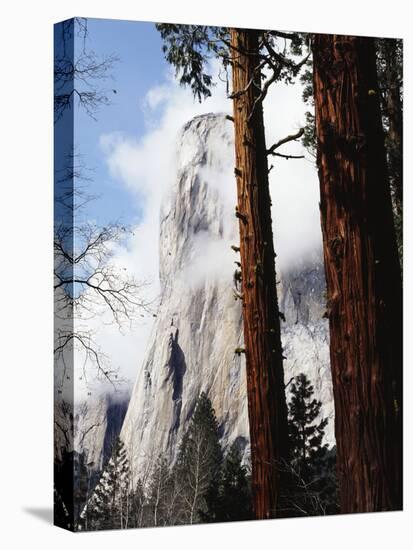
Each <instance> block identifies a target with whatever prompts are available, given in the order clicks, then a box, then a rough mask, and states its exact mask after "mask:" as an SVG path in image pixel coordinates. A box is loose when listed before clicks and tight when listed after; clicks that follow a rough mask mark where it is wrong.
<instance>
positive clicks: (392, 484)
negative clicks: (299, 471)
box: [313, 35, 402, 513]
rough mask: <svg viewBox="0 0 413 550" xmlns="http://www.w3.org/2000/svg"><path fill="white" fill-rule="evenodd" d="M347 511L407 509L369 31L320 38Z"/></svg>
mask: <svg viewBox="0 0 413 550" xmlns="http://www.w3.org/2000/svg"><path fill="white" fill-rule="evenodd" d="M313 54H314V98H315V110H316V132H317V141H318V159H317V160H318V170H319V179H320V200H321V202H320V210H321V221H322V231H323V241H324V261H325V270H326V280H327V289H328V304H327V312H328V317H329V323H330V341H331V343H330V356H331V369H332V376H333V388H334V401H335V410H336V424H335V432H336V440H337V467H338V478H339V490H340V499H341V511H342V512H344V513H346V512H372V511H380V510H398V509H401V507H402V403H401V398H402V391H401V379H402V327H401V323H402V288H401V275H400V266H399V261H398V256H397V248H396V238H395V232H394V225H393V216H392V208H391V198H390V190H389V185H388V178H387V167H386V156H385V149H384V136H383V128H382V124H381V117H380V107H379V90H378V84H377V74H376V65H375V51H374V43H373V40H372V39H369V38H360V37H352V36H335V35H317V36H316V37H315V39H314V44H313Z"/></svg>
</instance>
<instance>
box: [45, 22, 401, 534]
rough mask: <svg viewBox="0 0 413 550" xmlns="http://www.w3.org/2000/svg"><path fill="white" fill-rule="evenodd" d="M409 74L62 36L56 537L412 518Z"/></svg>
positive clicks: (82, 26)
mask: <svg viewBox="0 0 413 550" xmlns="http://www.w3.org/2000/svg"><path fill="white" fill-rule="evenodd" d="M402 67H403V44H402V40H400V39H397V38H373V37H359V36H350V35H348V36H346V35H333V34H308V33H298V32H293V31H285V30H272V29H271V28H270V29H259V30H258V29H243V28H228V27H209V26H203V25H195V24H191V25H189V24H171V23H156V24H155V23H149V22H137V21H116V20H103V19H102V20H99V19H86V18H81V17H77V18H73V19H70V20H67V21H63V22H61V23H58V24H56V25H55V31H54V128H55V158H54V168H55V170H54V174H55V181H54V183H55V208H54V252H55V256H54V264H55V265H54V290H55V338H54V342H55V345H54V360H55V361H54V364H55V370H54V381H55V383H54V394H55V406H54V434H55V439H54V441H55V453H54V506H55V523H56V525H58V526H60V527H63V528H66V529H69V530H72V531H97V530H105V529H130V528H143V527H162V526H173V525H190V524H198V523H214V522H229V521H243V520H254V519H255V520H260V519H272V518H291V517H296V518H304V517H310V516H324V515H331V514H347V513H356V512H379V511H390V510H402V479H403V478H402V259H403V236H402V227H403V224H402V220H403V210H402V206H403V185H402V139H403V138H402V135H403V133H402V126H403V70H402Z"/></svg>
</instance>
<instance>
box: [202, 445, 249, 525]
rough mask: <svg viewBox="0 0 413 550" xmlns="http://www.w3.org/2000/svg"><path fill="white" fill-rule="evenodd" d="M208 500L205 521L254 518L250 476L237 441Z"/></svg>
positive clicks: (228, 454)
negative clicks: (243, 462)
mask: <svg viewBox="0 0 413 550" xmlns="http://www.w3.org/2000/svg"><path fill="white" fill-rule="evenodd" d="M206 500H207V511H206V512H205V514H203V520H204V521H205V522H208V523H210V522H218V521H245V520H248V519H253V517H254V516H253V512H252V499H251V485H250V478H249V475H248V470H247V467H246V466H245V465H243V464H242V456H241V452H240V449H239V445H238V443H237V442H236V441H234V443H233V444H232V445H231V447H230V448H229V450H228V452H227V454H226V456H225V459H224V462H223V465H222V471H221V475H220V481H219V485H218V486H217V487H216V490H215V491H214V492H212V493H210V494H209V495H207V499H206Z"/></svg>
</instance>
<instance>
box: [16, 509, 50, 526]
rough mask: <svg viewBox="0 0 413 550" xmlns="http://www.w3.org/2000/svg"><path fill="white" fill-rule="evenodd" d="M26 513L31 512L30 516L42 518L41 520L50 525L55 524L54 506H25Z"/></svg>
mask: <svg viewBox="0 0 413 550" xmlns="http://www.w3.org/2000/svg"><path fill="white" fill-rule="evenodd" d="M23 510H24V512H26V514H29V515H30V516H33V517H35V518H37V519H40V520H41V521H44V522H46V523H48V524H49V525H53V508H36V507H32V508H24V509H23Z"/></svg>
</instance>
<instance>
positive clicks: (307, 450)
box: [288, 374, 328, 470]
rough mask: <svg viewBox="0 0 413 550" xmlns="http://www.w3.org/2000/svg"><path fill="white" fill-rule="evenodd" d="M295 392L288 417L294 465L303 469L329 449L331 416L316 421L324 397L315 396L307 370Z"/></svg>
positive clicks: (292, 389)
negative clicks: (325, 441)
mask: <svg viewBox="0 0 413 550" xmlns="http://www.w3.org/2000/svg"><path fill="white" fill-rule="evenodd" d="M291 394H292V397H291V401H290V403H289V418H288V428H289V434H290V446H291V457H292V460H293V462H294V465H297V466H298V468H299V469H300V470H301V469H303V468H305V467H306V465H307V463H309V462H311V460H313V459H314V457H315V456H316V455H319V454H320V453H322V452H323V450H324V449H325V446H323V444H322V441H323V437H324V428H325V427H326V426H327V423H328V419H327V418H324V419H322V420H321V421H320V422H318V423H315V421H316V420H317V418H318V416H319V414H320V410H321V401H317V399H314V398H313V395H314V387H313V386H312V384H311V383H310V381H309V380H308V378H307V376H306V375H305V374H300V375H298V376H296V377H295V380H294V381H293V382H292V384H291Z"/></svg>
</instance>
